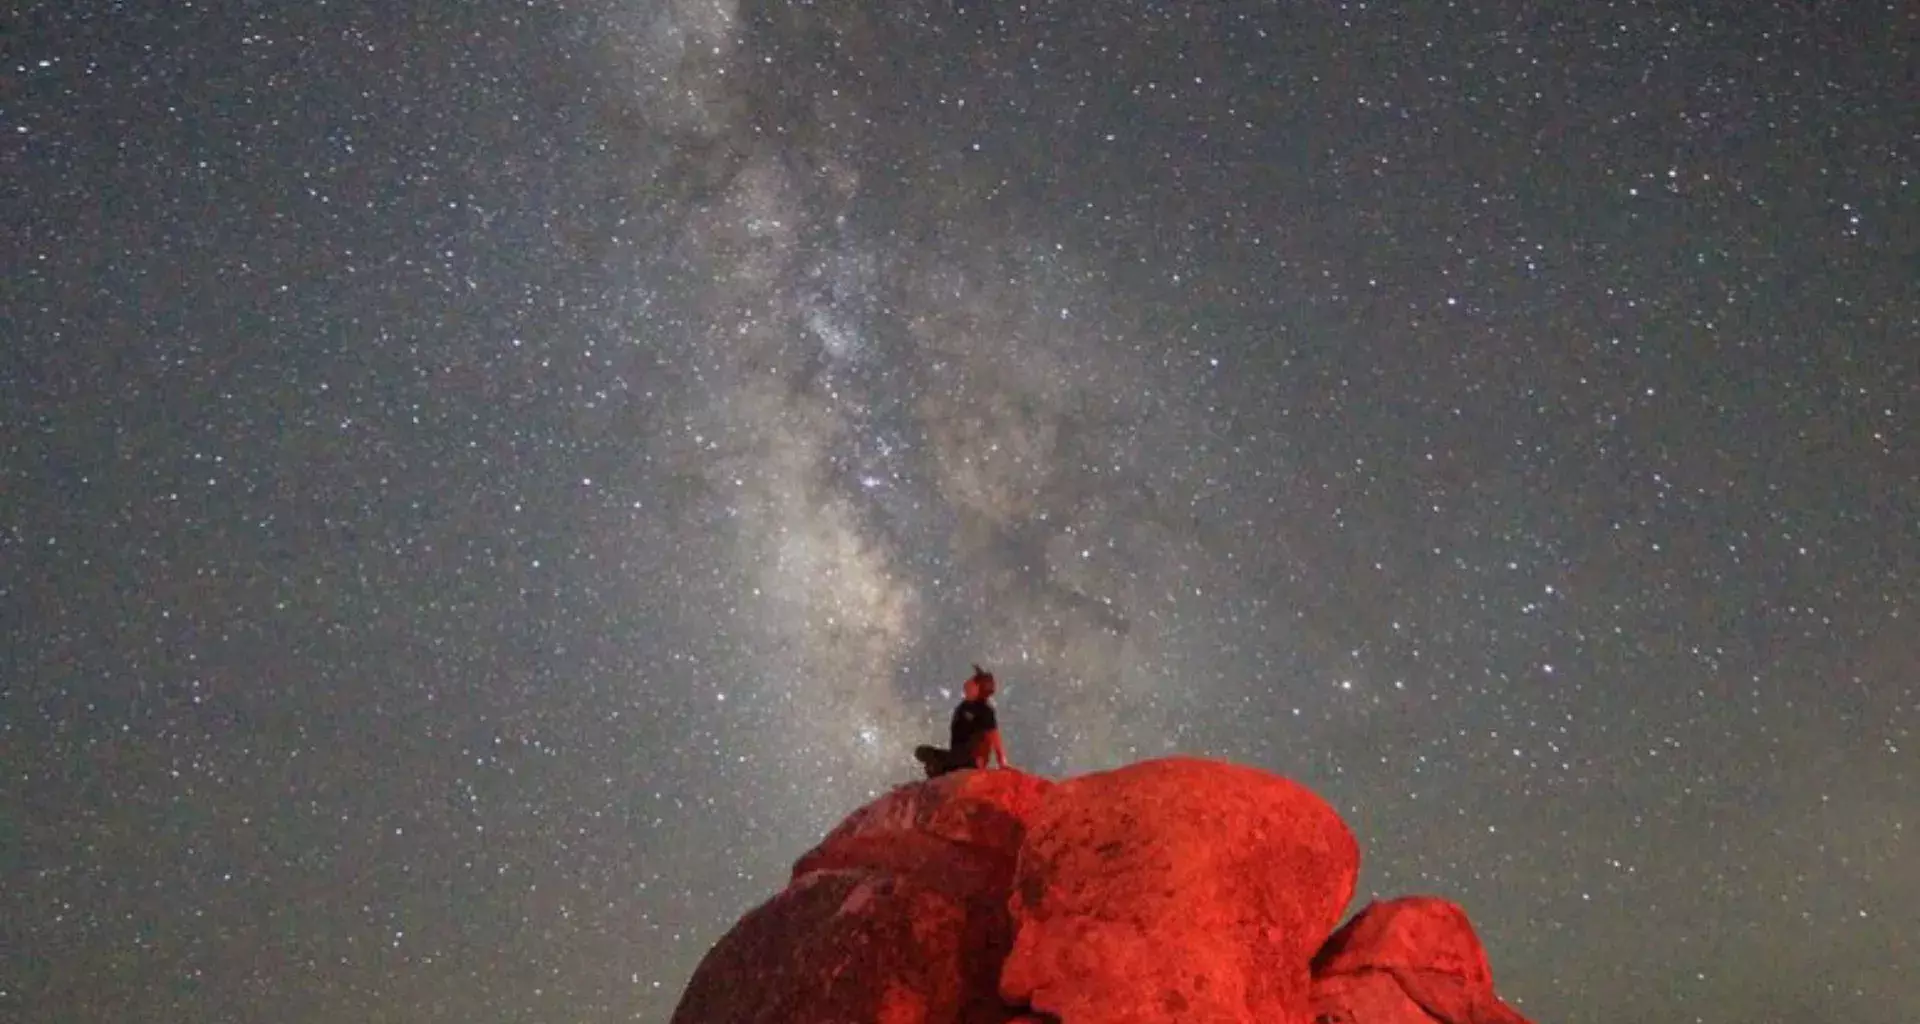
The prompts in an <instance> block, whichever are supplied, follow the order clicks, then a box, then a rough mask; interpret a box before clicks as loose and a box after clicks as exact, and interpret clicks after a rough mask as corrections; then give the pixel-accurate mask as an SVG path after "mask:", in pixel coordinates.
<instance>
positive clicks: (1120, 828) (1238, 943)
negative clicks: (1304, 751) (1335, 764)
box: [1000, 758, 1360, 1024]
mask: <svg viewBox="0 0 1920 1024" xmlns="http://www.w3.org/2000/svg"><path fill="white" fill-rule="evenodd" d="M1359 867H1360V851H1359V846H1358V844H1356V843H1355V841H1354V838H1353V834H1352V833H1351V832H1350V831H1348V829H1347V826H1346V824H1345V823H1344V822H1342V821H1341V820H1340V817H1339V815H1338V814H1336V813H1335V812H1334V810H1333V808H1331V807H1329V806H1327V804H1326V802H1325V801H1323V800H1321V799H1320V798H1319V797H1318V796H1316V795H1314V794H1313V793H1312V792H1310V791H1309V790H1307V789H1306V788H1304V787H1302V786H1300V785H1298V784H1296V783H1293V782H1291V781H1288V780H1287V779H1283V778H1280V777H1278V776H1274V775H1270V774H1267V773H1265V772H1261V771H1256V770H1253V769H1249V768H1242V767H1238V766H1235V765H1228V764H1221V763H1218V762H1211V761H1203V760H1198V759H1193V758H1169V759H1165V760H1158V761H1147V762H1143V763H1140V764H1135V765H1131V766H1129V767H1126V768H1121V769H1118V770H1116V771H1111V772H1102V773H1099V774H1095V775H1088V776H1083V777H1081V778H1077V779H1073V780H1071V781H1068V782H1064V783H1061V784H1060V785H1059V786H1058V787H1056V788H1055V789H1054V791H1053V792H1052V793H1050V794H1048V796H1047V799H1046V800H1045V801H1044V802H1043V803H1042V805H1041V807H1040V809H1039V812H1038V813H1037V814H1036V815H1035V816H1034V817H1033V819H1032V820H1031V821H1030V822H1029V826H1028V832H1027V838H1026V844H1025V846H1024V847H1023V848H1022V850H1021V854H1020V863H1019V868H1018V871H1017V873H1016V876H1015V879H1014V890H1013V899H1012V908H1013V916H1014V923H1015V928H1016V938H1015V941H1014V949H1013V953H1012V955H1011V956H1010V957H1009V958H1008V960H1007V963H1006V966H1005V968H1004V970H1003V971H1002V973H1001V978H1000V992H1001V995H1002V997H1003V998H1005V999H1006V1000H1007V1001H1008V1002H1009V1003H1013V1004H1020V1005H1025V1006H1027V1007H1029V1008H1030V1009H1031V1010H1032V1011H1034V1012H1036V1013H1042V1014H1047V1015H1050V1016H1051V1017H1052V1018H1054V1019H1057V1020H1059V1021H1060V1022H1061V1024H1133V1022H1146V1021H1154V1022H1160V1021H1192V1022H1196V1024H1199V1022H1206V1024H1241V1022H1246V1024H1251V1022H1254V1021H1259V1022H1261V1024H1306V1022H1307V1021H1308V1020H1309V1001H1308V987H1309V984H1310V977H1309V974H1308V965H1309V963H1310V961H1311V959H1312V957H1313V953H1314V950H1316V949H1318V948H1319V947H1320V945H1321V942H1322V940H1323V939H1324V938H1325V936H1326V935H1327V933H1328V932H1329V931H1330V930H1332V928H1333V926H1334V925H1335V924H1336V923H1338V921H1339V919H1340V913H1341V911H1342V910H1343V909H1344V908H1345V907H1346V905H1347V902H1348V900H1350V899H1351V898H1352V896H1353V887H1354V882H1355V880H1356V879H1357V877H1358V874H1359Z"/></svg>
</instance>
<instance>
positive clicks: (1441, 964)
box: [1313, 896, 1527, 1024]
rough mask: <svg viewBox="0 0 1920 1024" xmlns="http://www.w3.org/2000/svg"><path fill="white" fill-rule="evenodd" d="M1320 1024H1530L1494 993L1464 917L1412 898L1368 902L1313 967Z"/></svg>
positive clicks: (1433, 901) (1427, 899) (1434, 901)
mask: <svg viewBox="0 0 1920 1024" xmlns="http://www.w3.org/2000/svg"><path fill="white" fill-rule="evenodd" d="M1313 1004H1314V1013H1315V1016H1314V1020H1315V1022H1316V1024H1435V1022H1438V1024H1527V1021H1526V1018H1525V1017H1522V1016H1521V1015H1520V1014H1519V1013H1517V1012H1515V1011H1514V1010H1513V1009H1512V1008H1511V1007H1509V1006H1507V1004H1505V1003H1504V1002H1501V1000H1500V998H1499V997H1498V996H1496V995H1494V992H1493V970H1492V968H1491V967H1489V966H1488V964H1487V954H1486V950H1485V949H1483V948H1482V947H1481V945H1480V938H1479V936H1478V935H1476V934H1474V931H1473V925H1472V923H1471V922H1469V921H1468V920H1467V914H1466V911H1464V910H1462V909H1461V908H1460V907H1459V906H1457V905H1456V904H1453V903H1451V902H1448V901H1447V900H1443V899H1438V898H1436V897H1431V896H1408V897H1403V898H1401V899H1395V900H1387V901H1385V902H1376V903H1370V904H1368V905H1367V907H1366V909H1364V910H1362V911H1361V912H1360V913H1359V914H1356V915H1354V918H1353V920H1351V921H1348V922H1347V923H1346V925H1345V926H1343V927H1342V928H1341V929H1340V930H1339V931H1338V932H1335V933H1334V935H1333V937H1332V938H1329V939H1328V940H1327V942H1326V945H1324V946H1322V947H1321V949H1320V952H1319V954H1318V955H1316V956H1315V957H1314V960H1313Z"/></svg>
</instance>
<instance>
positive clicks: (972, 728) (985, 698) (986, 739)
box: [913, 665, 1013, 779]
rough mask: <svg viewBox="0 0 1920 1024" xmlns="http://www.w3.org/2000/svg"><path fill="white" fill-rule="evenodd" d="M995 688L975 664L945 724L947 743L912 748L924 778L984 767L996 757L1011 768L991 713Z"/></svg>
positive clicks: (985, 673)
mask: <svg viewBox="0 0 1920 1024" xmlns="http://www.w3.org/2000/svg"><path fill="white" fill-rule="evenodd" d="M996 689H998V684H997V683H996V682H995V681H994V678H993V673H991V672H988V671H987V670H986V669H983V668H981V667H980V666H978V665H975V666H973V675H972V676H969V677H968V678H967V684H966V686H965V688H964V689H963V692H962V696H963V697H964V698H965V699H964V700H962V701H961V702H960V706H959V707H956V708H954V709H953V722H952V724H951V725H950V726H949V727H948V744H947V746H946V747H945V748H941V747H915V748H914V751H913V756H914V757H915V758H916V759H918V760H919V762H920V765H921V767H923V768H925V769H926V770H927V778H929V779H931V778H934V777H936V776H940V775H945V774H947V773H948V772H953V771H959V770H960V769H962V768H985V767H987V766H988V763H989V762H990V761H992V760H994V759H998V760H999V762H1000V767H1002V768H1011V767H1013V765H1012V764H1010V763H1008V761H1007V748H1006V747H1005V746H1003V745H1001V742H1000V723H999V720H998V719H997V718H996V717H995V716H994V713H993V693H994V691H995V690H996Z"/></svg>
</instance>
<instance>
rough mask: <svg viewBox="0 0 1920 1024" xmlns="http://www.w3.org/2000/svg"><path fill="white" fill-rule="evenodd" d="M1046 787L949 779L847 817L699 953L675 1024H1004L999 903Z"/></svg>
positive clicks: (977, 776)
mask: <svg viewBox="0 0 1920 1024" xmlns="http://www.w3.org/2000/svg"><path fill="white" fill-rule="evenodd" d="M1048 786H1049V783H1047V782H1046V780H1044V779H1039V778H1036V777H1034V776H1030V775H1025V774H1023V773H1020V772H1014V771H969V772H956V773H954V774H952V775H947V776H942V777H941V778H938V779H934V780H931V781H927V782H918V783H913V784H910V785H906V786H902V787H900V788H898V789H895V790H894V791H892V792H891V793H888V794H887V795H885V796H882V797H881V798H880V799H878V800H876V801H874V802H873V803H871V804H868V805H867V806H866V807H864V808H861V809H860V810H859V811H856V812H855V813H854V814H853V815H851V816H850V817H849V818H848V819H847V820H846V821H845V822H844V823H842V824H841V826H840V827H839V828H836V829H835V830H834V831H833V832H832V833H830V834H829V835H828V836H827V838H826V839H825V840H823V841H822V842H821V843H820V845H819V846H817V847H815V848H814V849H813V850H812V851H811V852H809V853H808V854H807V855H806V856H804V857H802V858H800V860H799V862H798V863H796V864H795V865H794V872H793V880H792V881H791V882H790V883H789V884H788V886H787V888H786V890H785V891H783V892H781V893H780V894H778V895H776V896H775V897H774V898H773V899H771V900H769V901H768V902H767V903H765V904H763V905H761V906H760V907H759V908H757V909H755V910H754V911H752V912H751V913H749V914H748V915H747V916H746V917H744V918H742V919H741V920H740V922H739V923H738V924H736V925H735V926H734V927H733V929H732V930H731V931H729V932H728V933H727V934H726V936H725V937H723V938H722V939H721V940H720V942H719V944H718V945H716V946H715V947H714V948H713V950H712V951H711V952H710V953H708V954H707V957H706V959H704V960H703V961H701V964H700V967H699V969H698V970H696V971H695V972H694V976H693V980H692V982H691V983H690V984H689V985H688V987H687V991H686V993H685V995H683V996H682V997H681V1000H680V1005H679V1006H678V1007H677V1008H676V1009H675V1011H674V1015H673V1024H846V1022H850V1021H859V1022H863V1024H864V1022H876V1024H1002V1022H1004V1021H1006V1020H1007V1019H1008V1018H1009V1017H1011V1016H1012V1015H1013V1012H1012V1010H1011V1009H1009V1008H1008V1007H1006V1006H1005V1005H1003V1004H1002V1003H1001V1002H1000V1000H999V999H998V997H997V995H996V992H995V982H996V980H997V978H998V976H999V971H1000V965H1001V962H1002V961H1003V960H1004V959H1005V958H1006V955H1007V951H1008V949H1009V948H1010V947H1011V945H1012V941H1013V933H1012V925H1011V921H1010V920H1009V919H1008V916H1007V908H1006V894H1007V891H1008V887H1009V884H1010V882H1011V878H1012V873H1013V866H1014V861H1015V857H1016V854H1017V851H1018V850H1019V847H1020V842H1021V839H1022V837H1023V835H1024V833H1025V826H1024V823H1023V821H1022V818H1023V816H1024V815H1026V814H1029V813H1031V811H1032V809H1033V807H1034V806H1035V805H1036V804H1037V803H1038V802H1039V800H1040V797H1041V795H1042V794H1043V793H1044V792H1045V790H1046V789H1047V787H1048Z"/></svg>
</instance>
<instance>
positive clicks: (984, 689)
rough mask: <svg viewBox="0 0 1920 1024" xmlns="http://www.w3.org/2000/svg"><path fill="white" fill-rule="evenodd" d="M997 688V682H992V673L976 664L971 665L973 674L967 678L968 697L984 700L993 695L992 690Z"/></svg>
mask: <svg viewBox="0 0 1920 1024" xmlns="http://www.w3.org/2000/svg"><path fill="white" fill-rule="evenodd" d="M998 688H999V684H997V683H996V682H994V678H993V673H991V672H989V671H987V670H986V669H984V668H981V667H980V666H978V665H975V666H973V675H972V676H971V677H969V678H968V679H967V696H968V699H979V700H985V699H987V698H988V697H991V696H993V691H994V690H996V689H998Z"/></svg>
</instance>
